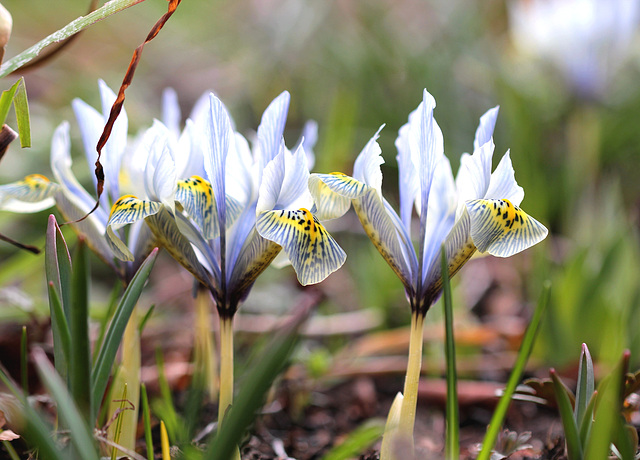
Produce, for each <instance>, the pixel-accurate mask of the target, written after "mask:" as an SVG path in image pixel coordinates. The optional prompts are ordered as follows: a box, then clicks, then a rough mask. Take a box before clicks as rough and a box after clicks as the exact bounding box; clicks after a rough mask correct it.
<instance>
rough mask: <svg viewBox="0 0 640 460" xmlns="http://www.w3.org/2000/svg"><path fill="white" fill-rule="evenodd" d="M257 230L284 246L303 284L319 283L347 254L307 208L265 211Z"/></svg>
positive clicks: (259, 218)
mask: <svg viewBox="0 0 640 460" xmlns="http://www.w3.org/2000/svg"><path fill="white" fill-rule="evenodd" d="M256 228H257V230H258V232H259V233H260V234H261V235H262V236H263V237H264V238H267V239H269V240H271V241H275V242H276V243H278V244H279V245H280V246H282V247H283V248H284V250H285V251H286V253H287V255H288V256H289V260H290V261H291V265H293V268H294V270H295V271H296V274H297V275H298V281H300V284H302V285H303V286H306V285H308V284H315V283H319V282H320V281H322V280H324V279H325V278H326V277H327V276H329V275H330V274H331V273H333V272H334V271H336V270H337V269H338V268H340V267H341V266H342V264H343V263H344V261H345V260H346V258H347V255H346V254H345V252H344V251H343V250H342V248H341V247H340V246H338V243H336V241H335V240H334V239H333V238H332V237H331V235H329V232H327V230H326V229H325V228H324V227H323V226H322V225H321V224H320V222H318V219H317V218H316V217H315V216H314V215H313V214H312V213H311V212H310V211H309V210H307V209H304V208H302V209H299V210H296V211H285V210H280V211H264V212H262V213H260V215H259V216H258V219H257V222H256Z"/></svg>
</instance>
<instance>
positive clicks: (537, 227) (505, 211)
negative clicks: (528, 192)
mask: <svg viewBox="0 0 640 460" xmlns="http://www.w3.org/2000/svg"><path fill="white" fill-rule="evenodd" d="M465 204H466V207H467V211H468V212H469V217H470V219H471V238H472V239H473V243H474V244H475V246H476V247H477V248H478V250H479V251H480V252H488V253H489V254H491V255H494V256H498V257H509V256H512V255H514V254H517V253H518V252H520V251H523V250H525V249H527V248H529V247H531V246H533V245H534V244H536V243H539V242H540V241H542V240H543V239H545V237H546V236H547V234H548V230H547V229H546V227H545V226H544V225H542V224H541V223H540V222H538V221H537V220H535V219H534V218H533V217H531V216H529V215H528V214H527V213H525V212H524V211H523V210H522V209H520V208H519V207H518V206H515V205H514V204H513V203H511V202H510V201H509V200H505V199H502V200H471V201H467V202H466V203H465Z"/></svg>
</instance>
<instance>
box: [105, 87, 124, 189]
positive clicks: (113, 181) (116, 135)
mask: <svg viewBox="0 0 640 460" xmlns="http://www.w3.org/2000/svg"><path fill="white" fill-rule="evenodd" d="M98 85H99V86H100V97H101V100H102V116H103V123H104V124H106V122H107V120H108V119H109V114H110V112H111V107H112V106H113V103H114V102H115V100H116V94H115V93H114V92H113V91H112V90H111V89H110V88H109V87H108V86H107V84H106V83H105V82H104V81H102V80H99V81H98ZM128 127H129V121H128V118H127V112H126V110H125V109H124V107H123V108H122V110H121V111H120V115H118V118H117V119H116V121H115V123H114V124H113V129H112V130H111V136H110V137H109V140H108V141H107V143H106V144H105V146H104V150H103V152H102V156H101V162H102V164H103V166H104V175H105V186H106V188H107V190H108V191H109V196H110V197H111V199H112V200H114V201H115V200H116V199H117V197H119V196H120V186H119V175H120V163H121V161H122V155H123V154H124V151H125V148H126V146H127V129H128ZM103 128H104V126H103Z"/></svg>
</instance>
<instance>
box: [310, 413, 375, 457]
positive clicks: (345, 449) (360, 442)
mask: <svg viewBox="0 0 640 460" xmlns="http://www.w3.org/2000/svg"><path fill="white" fill-rule="evenodd" d="M383 431H384V420H380V419H372V420H367V421H366V422H365V423H363V424H362V425H360V426H359V427H358V428H356V429H355V430H353V431H352V432H351V433H349V435H348V436H347V438H346V439H345V440H344V441H343V442H342V443H341V444H340V445H338V446H336V447H334V448H333V449H331V450H330V451H329V452H328V453H327V454H326V455H325V456H324V457H322V460H348V459H350V458H355V457H357V456H358V455H359V454H361V453H362V452H364V451H365V450H366V449H367V448H368V447H369V446H370V445H371V444H373V443H374V442H375V441H376V440H378V439H379V438H380V436H382V432H383Z"/></svg>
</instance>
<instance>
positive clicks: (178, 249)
mask: <svg viewBox="0 0 640 460" xmlns="http://www.w3.org/2000/svg"><path fill="white" fill-rule="evenodd" d="M145 221H146V222H147V224H148V225H149V228H151V231H152V232H153V236H154V237H155V238H156V240H157V241H158V242H159V243H160V245H161V246H162V247H164V248H165V249H166V251H167V252H168V253H169V254H171V257H173V258H174V259H175V260H177V261H178V262H179V263H180V264H181V265H182V266H183V267H184V268H186V269H187V270H189V272H190V273H191V274H192V275H193V276H194V277H195V278H196V279H197V280H198V281H200V282H201V283H202V284H204V285H205V286H207V287H209V289H211V290H212V291H214V292H215V290H216V286H215V285H214V284H213V281H212V279H211V275H210V274H209V272H208V271H207V270H206V269H205V267H204V266H203V265H202V264H201V263H200V261H199V259H198V256H197V255H196V253H195V251H194V249H193V247H192V246H191V244H190V241H189V240H188V239H187V237H186V236H185V234H184V233H183V230H184V227H182V226H181V227H182V228H180V227H178V224H177V223H176V219H175V217H174V216H173V215H171V213H170V212H169V211H168V210H167V208H166V207H164V206H162V208H161V210H160V212H158V213H157V214H154V215H151V216H149V217H147V218H146V219H145Z"/></svg>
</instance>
